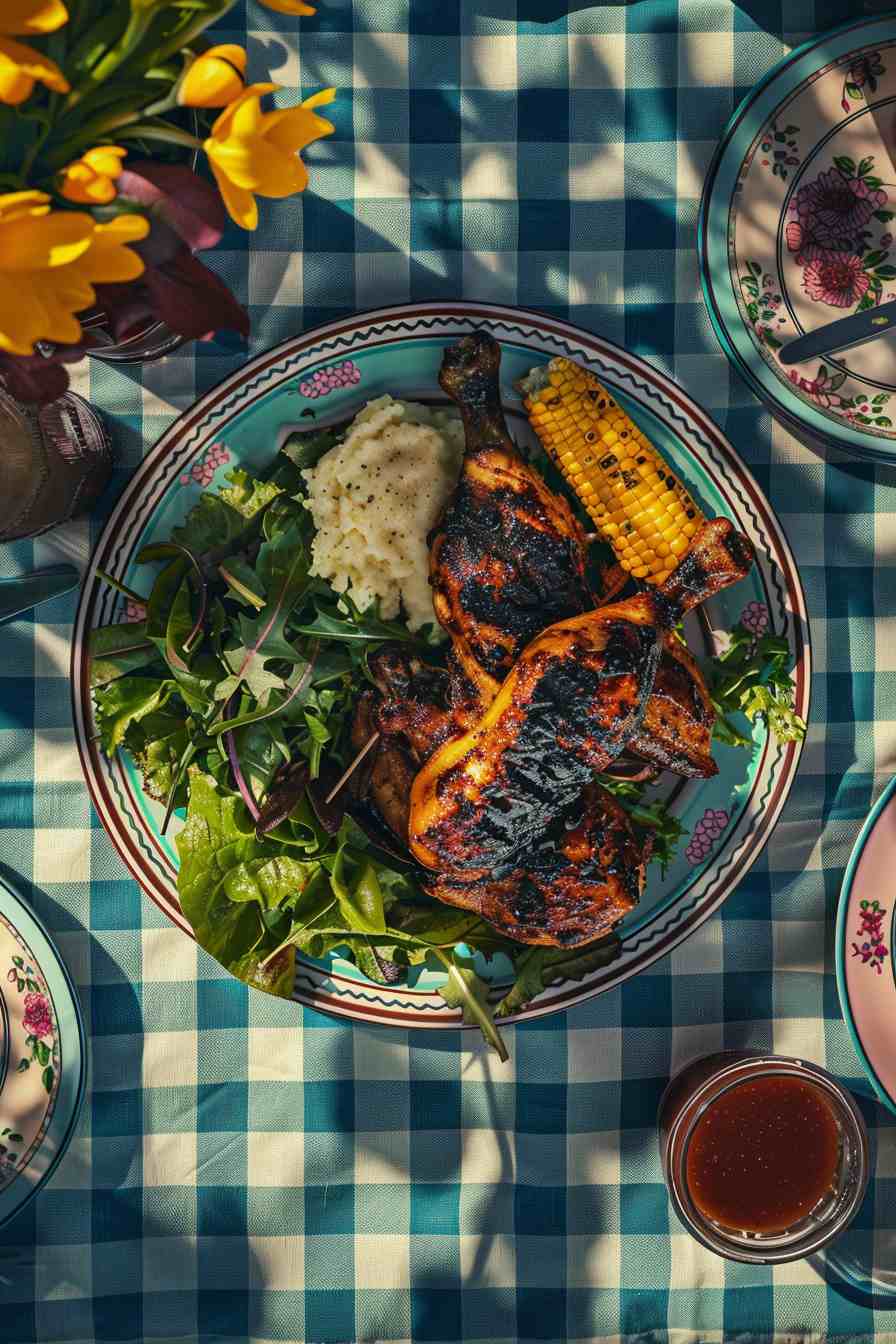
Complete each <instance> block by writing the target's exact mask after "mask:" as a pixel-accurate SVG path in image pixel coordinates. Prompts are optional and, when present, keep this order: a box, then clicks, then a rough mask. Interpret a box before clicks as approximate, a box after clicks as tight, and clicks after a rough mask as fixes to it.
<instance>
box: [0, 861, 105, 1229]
mask: <svg viewBox="0 0 896 1344" xmlns="http://www.w3.org/2000/svg"><path fill="white" fill-rule="evenodd" d="M86 1066H87V1058H86V1053H85V1040H84V1029H83V1025H82V1022H81V1010H80V1007H79V1005H78V997H77V993H76V991H75V989H74V986H73V985H72V982H71V980H70V979H69V975H68V972H67V971H66V969H65V966H64V965H63V963H62V961H61V959H60V957H59V953H58V952H57V951H56V948H55V947H54V946H53V944H52V943H51V941H50V939H49V936H48V934H47V932H46V930H45V929H44V928H43V926H42V924H41V923H40V922H39V921H38V919H37V917H36V916H35V915H34V913H33V912H32V910H31V909H30V907H29V906H28V905H27V904H26V903H25V901H24V900H23V899H22V897H20V896H19V895H18V894H17V892H16V891H14V889H13V888H12V887H11V886H10V885H9V884H8V883H7V882H5V881H4V880H3V879H2V878H0V1224H3V1223H5V1222H7V1220H8V1219H10V1218H12V1217H13V1216H14V1215H15V1214H17V1213H18V1212H19V1210H20V1209H21V1208H22V1207H23V1206H24V1205H25V1204H26V1203H27V1202H28V1201H29V1200H30V1199H31V1198H32V1196H33V1195H35V1194H36V1193H37V1191H38V1190H39V1189H40V1188H41V1187H42V1186H43V1185H44V1184H45V1182H46V1181H47V1180H48V1179H49V1177H50V1175H51V1174H52V1172H53V1170H54V1168H55V1167H56V1165H57V1163H58V1162H59V1160H60V1158H61V1157H62V1155H63V1153H64V1152H65V1150H66V1148H67V1147H68V1144H69V1141H70V1139H71V1136H72V1134H73V1132H74V1128H75V1124H76V1123H77V1119H78V1115H79V1113H80V1109H81V1102H82V1101H83V1098H84V1084H85V1077H86Z"/></svg>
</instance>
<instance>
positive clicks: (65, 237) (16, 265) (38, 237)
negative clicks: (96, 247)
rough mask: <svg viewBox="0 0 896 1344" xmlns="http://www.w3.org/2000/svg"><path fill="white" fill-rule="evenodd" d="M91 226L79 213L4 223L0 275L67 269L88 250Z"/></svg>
mask: <svg viewBox="0 0 896 1344" xmlns="http://www.w3.org/2000/svg"><path fill="white" fill-rule="evenodd" d="M93 230H94V223H93V220H92V219H91V217H90V215H85V214H82V213H81V212H80V211H78V212H75V211H54V212H53V213H52V214H47V215H40V216H38V217H37V218H35V217H34V216H33V215H28V216H25V217H23V218H21V219H17V220H14V221H9V222H8V223H7V222H6V221H4V226H3V228H2V229H0V271H26V272H28V271H43V270H49V269H51V268H53V267H57V266H67V265H69V264H70V263H71V262H73V261H76V260H77V259H78V258H79V257H81V256H83V255H84V253H85V252H86V251H87V249H88V248H89V247H90V242H91V238H92V235H93Z"/></svg>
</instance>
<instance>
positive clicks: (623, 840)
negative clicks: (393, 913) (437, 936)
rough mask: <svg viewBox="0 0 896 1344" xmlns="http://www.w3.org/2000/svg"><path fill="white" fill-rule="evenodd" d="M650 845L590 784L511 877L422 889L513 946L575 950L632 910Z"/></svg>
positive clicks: (443, 881)
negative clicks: (494, 930) (493, 927)
mask: <svg viewBox="0 0 896 1344" xmlns="http://www.w3.org/2000/svg"><path fill="white" fill-rule="evenodd" d="M650 844H651V842H650V839H649V838H647V837H639V836H638V835H637V834H636V832H635V829H634V828H633V826H632V824H631V821H630V820H629V817H628V814H627V813H626V812H625V811H624V810H623V808H621V807H620V806H619V804H618V803H617V802H616V800H615V799H614V798H612V797H611V796H610V794H608V793H607V792H606V791H605V790H604V789H601V788H599V787H598V786H597V785H590V786H589V787H588V788H587V789H585V790H584V792H583V793H582V794H581V796H580V798H579V799H578V800H577V801H576V802H575V804H574V805H573V807H572V808H569V809H567V811H566V813H561V814H560V816H558V817H557V818H555V820H554V821H553V822H552V823H551V826H550V827H549V828H548V831H547V833H546V835H545V836H544V838H543V839H542V840H540V841H539V842H537V843H536V844H534V845H532V846H531V847H530V848H528V849H527V850H526V851H525V852H524V853H523V854H521V855H519V856H517V857H516V858H515V859H514V861H513V864H512V866H511V870H510V871H509V872H507V873H504V874H501V875H500V876H497V877H495V876H491V877H488V878H483V879H479V880H477V879H473V880H472V881H465V880H463V878H462V877H461V876H459V875H457V874H452V873H447V874H440V875H438V876H437V877H436V878H435V880H434V881H433V882H432V883H431V885H429V887H428V890H429V891H430V893H431V895H433V896H435V897H437V899H438V900H440V901H445V902H447V904H448V905H459V906H462V907H463V908H464V909H466V910H474V911H475V912H476V913H477V914H478V915H481V916H482V918H483V919H487V920H488V921H489V923H490V924H494V925H496V927H497V928H499V929H500V930H501V932H502V933H504V934H506V935H507V936H508V937H509V938H515V939H516V941H517V942H520V943H534V944H542V945H545V946H548V947H575V946H577V945H578V944H579V943H590V942H593V941H594V940H595V939H596V938H601V937H603V936H604V934H606V933H609V931H610V930H611V929H612V928H613V926H614V925H616V924H618V922H619V920H620V919H622V917H623V915H626V914H627V913H628V912H629V910H632V909H634V907H635V906H636V905H637V903H638V900H639V898H640V896H641V892H642V890H643V888H644V879H645V873H646V867H647V860H648V858H649V857H650Z"/></svg>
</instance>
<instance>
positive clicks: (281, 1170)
mask: <svg viewBox="0 0 896 1344" xmlns="http://www.w3.org/2000/svg"><path fill="white" fill-rule="evenodd" d="M246 1168H247V1170H246V1184H247V1185H248V1186H250V1187H259V1186H276V1187H277V1188H278V1189H281V1190H282V1189H287V1188H288V1189H296V1188H298V1187H301V1186H303V1185H304V1184H305V1135H304V1134H303V1133H302V1131H301V1130H300V1129H296V1130H291V1131H289V1132H286V1131H282V1130H270V1131H264V1132H259V1131H256V1130H249V1133H248V1134H247V1135H246Z"/></svg>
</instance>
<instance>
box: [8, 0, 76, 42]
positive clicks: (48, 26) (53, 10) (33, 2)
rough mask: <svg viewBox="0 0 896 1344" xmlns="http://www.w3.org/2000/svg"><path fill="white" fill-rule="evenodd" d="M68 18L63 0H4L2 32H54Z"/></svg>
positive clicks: (21, 34) (30, 33)
mask: <svg viewBox="0 0 896 1344" xmlns="http://www.w3.org/2000/svg"><path fill="white" fill-rule="evenodd" d="M67 20H68V10H67V9H66V8H65V5H64V4H63V3H62V0H3V8H2V11H0V33H10V34H13V33H14V34H16V35H18V36H19V37H37V36H39V34H41V33H54V32H55V31H56V29H57V28H61V27H62V25H63V24H64V23H65V22H66V21H67Z"/></svg>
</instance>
